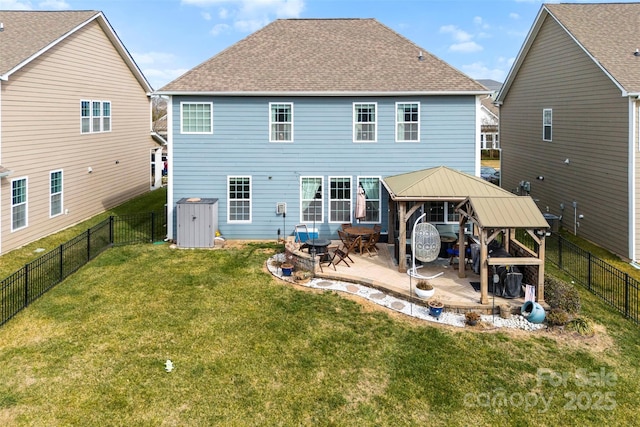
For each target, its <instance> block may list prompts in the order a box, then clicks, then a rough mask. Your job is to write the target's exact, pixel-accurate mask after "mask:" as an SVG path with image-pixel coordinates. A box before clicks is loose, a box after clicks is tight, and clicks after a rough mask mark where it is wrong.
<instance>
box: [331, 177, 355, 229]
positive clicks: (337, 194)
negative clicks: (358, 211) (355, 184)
mask: <svg viewBox="0 0 640 427" xmlns="http://www.w3.org/2000/svg"><path fill="white" fill-rule="evenodd" d="M329 222H342V223H345V222H351V177H349V176H345V177H342V176H334V177H329Z"/></svg>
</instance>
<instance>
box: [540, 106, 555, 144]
mask: <svg viewBox="0 0 640 427" xmlns="http://www.w3.org/2000/svg"><path fill="white" fill-rule="evenodd" d="M552 128H553V110H552V109H551V108H545V109H544V110H542V140H543V141H551V137H552Z"/></svg>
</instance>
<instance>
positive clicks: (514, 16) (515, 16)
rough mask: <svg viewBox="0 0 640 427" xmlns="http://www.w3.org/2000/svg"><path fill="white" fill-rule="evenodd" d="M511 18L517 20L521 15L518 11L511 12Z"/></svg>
mask: <svg viewBox="0 0 640 427" xmlns="http://www.w3.org/2000/svg"><path fill="white" fill-rule="evenodd" d="M509 18H511V19H516V20H517V19H520V15H518V14H517V13H515V12H511V13H510V14H509Z"/></svg>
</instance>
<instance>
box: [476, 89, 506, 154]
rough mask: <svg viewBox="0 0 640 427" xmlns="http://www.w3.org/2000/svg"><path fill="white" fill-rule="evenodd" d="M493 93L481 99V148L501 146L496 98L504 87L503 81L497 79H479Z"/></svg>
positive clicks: (495, 148)
mask: <svg viewBox="0 0 640 427" xmlns="http://www.w3.org/2000/svg"><path fill="white" fill-rule="evenodd" d="M478 83H480V84H481V85H484V86H485V87H486V88H487V89H489V90H491V91H492V93H491V94H489V95H486V96H484V97H482V98H481V99H480V149H481V150H497V149H499V148H500V138H499V133H498V124H499V122H500V119H499V117H500V111H499V110H498V107H497V106H496V105H495V99H496V96H497V95H498V92H499V91H500V88H501V87H502V83H500V82H497V81H495V80H489V79H485V80H478Z"/></svg>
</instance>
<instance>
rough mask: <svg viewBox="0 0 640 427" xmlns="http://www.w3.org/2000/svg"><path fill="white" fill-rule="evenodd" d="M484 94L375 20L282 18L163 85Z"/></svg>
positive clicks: (175, 89)
mask: <svg viewBox="0 0 640 427" xmlns="http://www.w3.org/2000/svg"><path fill="white" fill-rule="evenodd" d="M420 53H422V60H419V58H418V56H419V55H420ZM484 91H486V89H485V88H484V87H483V86H482V85H480V84H479V83H477V82H475V81H474V80H473V79H471V78H469V77H468V76H466V75H465V74H463V73H461V72H460V71H458V70H456V69H455V68H453V67H451V66H450V65H448V64H447V63H446V62H444V61H442V60H440V59H439V58H436V57H435V56H433V55H431V54H430V53H428V52H427V51H426V50H425V49H423V48H421V47H419V46H417V45H416V44H414V43H412V42H411V41H409V40H407V39H406V38H404V37H403V36H401V35H399V34H398V33H396V32H394V31H393V30H391V29H390V28H388V27H386V26H384V25H382V24H380V23H379V22H378V21H376V20H375V19H279V20H276V21H274V22H272V23H271V24H269V25H267V26H266V27H264V28H262V29H261V30H259V31H257V32H255V33H253V34H251V35H250V36H248V37H247V38H245V39H243V40H241V41H239V42H238V43H236V44H234V45H232V46H230V47H229V48H227V49H226V50H224V51H222V52H221V53H219V54H217V55H216V56H214V57H213V58H211V59H209V60H207V61H205V62H204V63H202V64H200V65H198V66H197V67H195V68H193V69H192V70H190V71H188V72H187V73H185V74H184V75H182V76H181V77H179V78H178V79H176V80H174V81H173V82H171V83H169V84H167V85H166V86H164V87H163V88H161V89H160V90H159V92H161V93H196V92H224V93H236V92H262V93H264V92H272V93H282V92H306V93H309V92H321V93H326V92H333V93H341V92H345V93H349V92H472V93H478V92H484Z"/></svg>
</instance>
